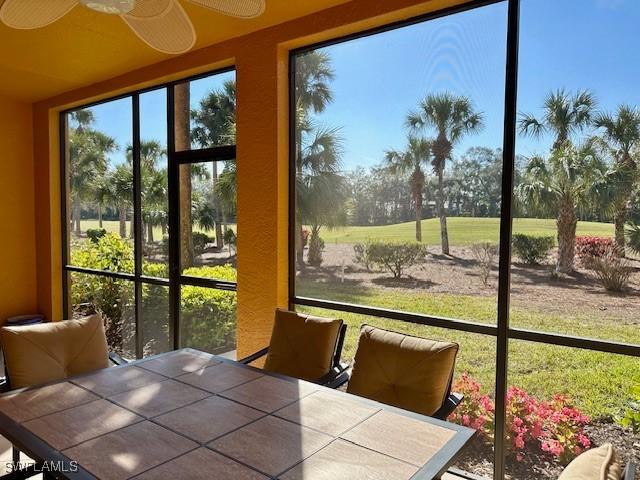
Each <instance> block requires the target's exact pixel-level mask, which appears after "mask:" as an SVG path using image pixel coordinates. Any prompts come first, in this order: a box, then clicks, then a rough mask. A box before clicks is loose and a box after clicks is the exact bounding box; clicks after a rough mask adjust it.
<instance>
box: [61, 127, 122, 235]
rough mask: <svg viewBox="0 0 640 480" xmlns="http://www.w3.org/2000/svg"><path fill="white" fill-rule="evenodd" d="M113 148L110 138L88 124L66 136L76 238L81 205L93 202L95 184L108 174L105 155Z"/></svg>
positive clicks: (113, 141) (72, 214) (78, 231)
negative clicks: (67, 138) (85, 202)
mask: <svg viewBox="0 0 640 480" xmlns="http://www.w3.org/2000/svg"><path fill="white" fill-rule="evenodd" d="M85 120H86V118H85ZM116 148H117V145H116V142H115V140H114V139H113V138H111V137H109V136H108V135H105V134H104V133H102V132H99V131H97V130H93V129H92V128H91V127H90V125H88V124H79V126H78V127H77V128H76V129H72V130H71V131H70V133H69V184H70V190H71V221H72V224H73V226H74V231H75V233H76V235H80V233H81V228H80V216H81V211H82V202H83V201H90V200H93V199H92V198H91V197H92V194H93V192H94V186H95V184H96V180H97V179H99V178H101V177H103V176H104V175H105V173H106V172H107V168H108V165H109V159H108V155H109V153H111V152H113V151H114V150H115V149H116Z"/></svg>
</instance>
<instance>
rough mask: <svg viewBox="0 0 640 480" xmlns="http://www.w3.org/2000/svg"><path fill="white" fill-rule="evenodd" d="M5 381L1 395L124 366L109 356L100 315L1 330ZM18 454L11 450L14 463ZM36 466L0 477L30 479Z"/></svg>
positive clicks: (112, 354)
mask: <svg viewBox="0 0 640 480" xmlns="http://www.w3.org/2000/svg"><path fill="white" fill-rule="evenodd" d="M0 344H1V345H2V354H3V356H4V365H5V381H4V383H1V384H0V392H8V391H10V390H13V389H16V388H23V387H29V386H33V385H39V384H43V383H47V382H53V381H55V380H60V379H63V378H66V377H70V376H73V375H79V374H82V373H88V372H92V371H94V370H99V369H101V368H106V367H109V366H110V363H114V364H121V363H126V361H125V360H124V359H122V358H121V357H120V356H119V355H117V354H114V353H109V350H108V347H107V339H106V336H105V332H104V325H103V322H102V317H101V316H100V315H92V316H89V317H85V318H81V319H74V320H65V321H61V322H50V323H41V324H35V325H22V326H11V327H9V326H5V327H2V328H0ZM19 460H20V451H19V450H18V449H17V448H16V447H15V446H14V447H13V462H14V464H15V463H17V462H18V461H19ZM35 470H36V466H32V467H30V468H24V469H21V470H15V471H13V472H11V473H9V474H7V475H4V476H2V477H0V478H7V479H9V478H11V479H13V478H29V477H31V476H33V475H36V474H37V473H38V472H36V471H35Z"/></svg>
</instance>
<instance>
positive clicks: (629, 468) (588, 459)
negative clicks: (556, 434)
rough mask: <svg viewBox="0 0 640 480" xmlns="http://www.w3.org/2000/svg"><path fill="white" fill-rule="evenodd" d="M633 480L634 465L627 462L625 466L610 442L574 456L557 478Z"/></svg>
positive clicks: (634, 476) (564, 479) (572, 479)
mask: <svg viewBox="0 0 640 480" xmlns="http://www.w3.org/2000/svg"><path fill="white" fill-rule="evenodd" d="M590 478H597V479H600V478H602V479H606V480H635V478H636V466H635V465H634V464H633V463H631V462H629V463H627V465H626V467H625V466H624V463H622V462H621V461H620V458H619V457H618V455H617V453H616V451H615V449H614V448H613V446H612V445H611V444H610V443H605V444H604V445H601V446H599V447H597V448H592V449H591V450H587V451H586V452H583V453H582V454H580V455H578V456H577V457H576V458H574V459H573V460H572V461H571V463H570V464H569V465H567V466H566V468H565V469H564V470H563V472H562V473H561V474H560V476H559V477H558V480H585V479H590Z"/></svg>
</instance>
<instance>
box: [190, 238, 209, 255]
mask: <svg viewBox="0 0 640 480" xmlns="http://www.w3.org/2000/svg"><path fill="white" fill-rule="evenodd" d="M191 239H192V240H193V253H195V254H196V255H202V254H203V253H204V251H205V250H206V248H207V244H208V243H211V242H212V239H211V238H209V236H208V235H207V234H206V233H202V232H193V233H192V234H191Z"/></svg>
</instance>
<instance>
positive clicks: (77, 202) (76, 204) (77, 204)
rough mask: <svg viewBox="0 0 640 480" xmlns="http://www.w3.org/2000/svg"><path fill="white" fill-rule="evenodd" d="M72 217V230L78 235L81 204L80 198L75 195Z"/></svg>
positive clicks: (79, 231)
mask: <svg viewBox="0 0 640 480" xmlns="http://www.w3.org/2000/svg"><path fill="white" fill-rule="evenodd" d="M72 213H73V219H72V221H71V222H72V223H73V224H74V231H75V234H76V235H77V236H80V233H81V228H80V215H81V214H82V206H81V204H80V199H79V198H78V197H77V196H76V197H73V212H72Z"/></svg>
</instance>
